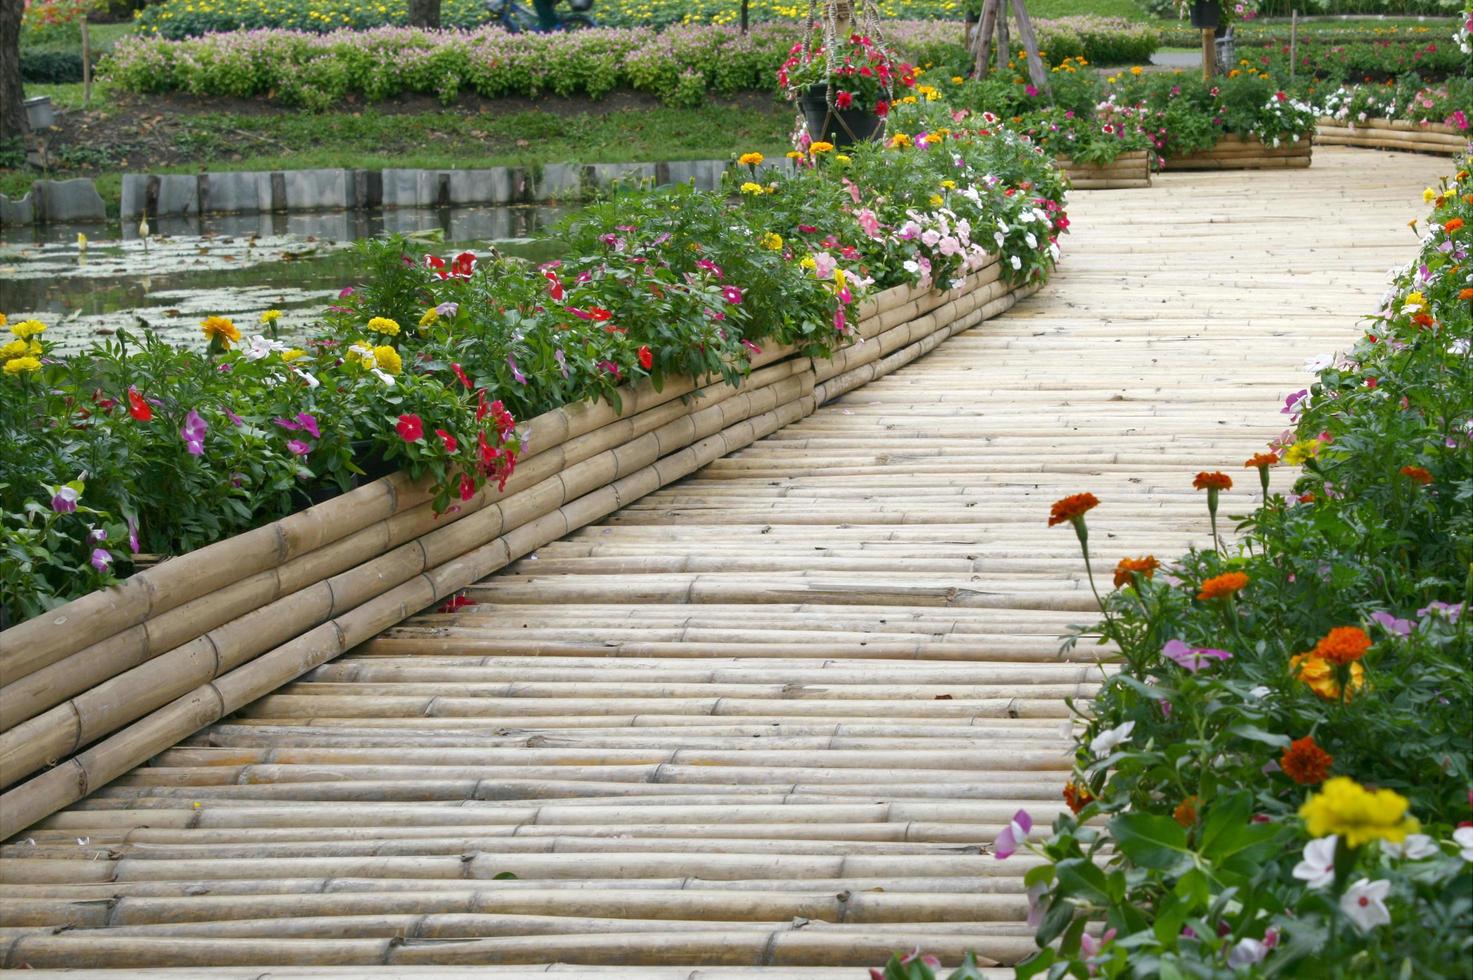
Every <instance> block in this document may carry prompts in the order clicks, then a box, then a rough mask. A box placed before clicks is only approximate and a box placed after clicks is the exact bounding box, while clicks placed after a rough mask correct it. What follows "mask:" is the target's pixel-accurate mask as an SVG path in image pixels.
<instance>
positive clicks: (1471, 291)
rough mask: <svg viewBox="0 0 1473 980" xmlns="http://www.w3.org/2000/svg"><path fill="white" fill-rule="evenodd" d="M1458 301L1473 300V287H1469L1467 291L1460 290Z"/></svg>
mask: <svg viewBox="0 0 1473 980" xmlns="http://www.w3.org/2000/svg"><path fill="white" fill-rule="evenodd" d="M1458 299H1473V286H1469V287H1468V288H1467V289H1463V290H1459V292H1458Z"/></svg>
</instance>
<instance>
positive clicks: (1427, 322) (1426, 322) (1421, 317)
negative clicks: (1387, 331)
mask: <svg viewBox="0 0 1473 980" xmlns="http://www.w3.org/2000/svg"><path fill="white" fill-rule="evenodd" d="M1412 322H1413V323H1415V324H1417V325H1418V326H1421V327H1431V326H1436V324H1437V321H1436V320H1434V319H1432V317H1431V316H1429V315H1427V314H1426V313H1418V314H1417V315H1416V316H1414V317H1412Z"/></svg>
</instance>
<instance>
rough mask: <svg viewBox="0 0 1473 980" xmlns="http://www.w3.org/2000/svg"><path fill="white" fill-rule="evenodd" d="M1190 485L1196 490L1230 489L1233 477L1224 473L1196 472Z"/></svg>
mask: <svg viewBox="0 0 1473 980" xmlns="http://www.w3.org/2000/svg"><path fill="white" fill-rule="evenodd" d="M1192 486H1194V487H1196V488H1197V489H1198V490H1231V489H1232V488H1233V478H1232V477H1230V476H1228V475H1227V474H1226V473H1216V472H1214V473H1198V474H1197V478H1196V479H1195V480H1193V481H1192Z"/></svg>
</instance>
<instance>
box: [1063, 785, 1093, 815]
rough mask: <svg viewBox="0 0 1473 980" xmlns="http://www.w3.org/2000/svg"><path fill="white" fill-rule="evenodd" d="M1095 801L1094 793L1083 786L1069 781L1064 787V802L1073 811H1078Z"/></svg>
mask: <svg viewBox="0 0 1473 980" xmlns="http://www.w3.org/2000/svg"><path fill="white" fill-rule="evenodd" d="M1094 801H1095V795H1094V794H1093V793H1091V792H1090V791H1089V789H1088V788H1087V787H1085V786H1081V785H1079V784H1078V783H1069V784H1067V785H1066V786H1065V787H1064V802H1065V804H1067V805H1068V807H1069V809H1070V811H1071V812H1073V813H1076V814H1077V813H1078V812H1079V811H1080V810H1083V809H1084V808H1085V807H1087V806H1089V805H1090V804H1091V803H1093V802H1094Z"/></svg>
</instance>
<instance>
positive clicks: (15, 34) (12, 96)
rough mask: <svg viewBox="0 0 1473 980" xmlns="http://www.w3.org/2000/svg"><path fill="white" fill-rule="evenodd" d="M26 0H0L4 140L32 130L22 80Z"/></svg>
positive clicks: (0, 135) (0, 104)
mask: <svg viewBox="0 0 1473 980" xmlns="http://www.w3.org/2000/svg"><path fill="white" fill-rule="evenodd" d="M24 9H25V3H24V0H0V139H3V140H11V139H15V138H16V137H20V136H24V135H26V134H27V133H29V132H30V131H31V124H30V121H29V120H28V119H26V104H25V93H24V91H23V90H22V89H21V83H20V17H21V13H22V12H23V11H24Z"/></svg>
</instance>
